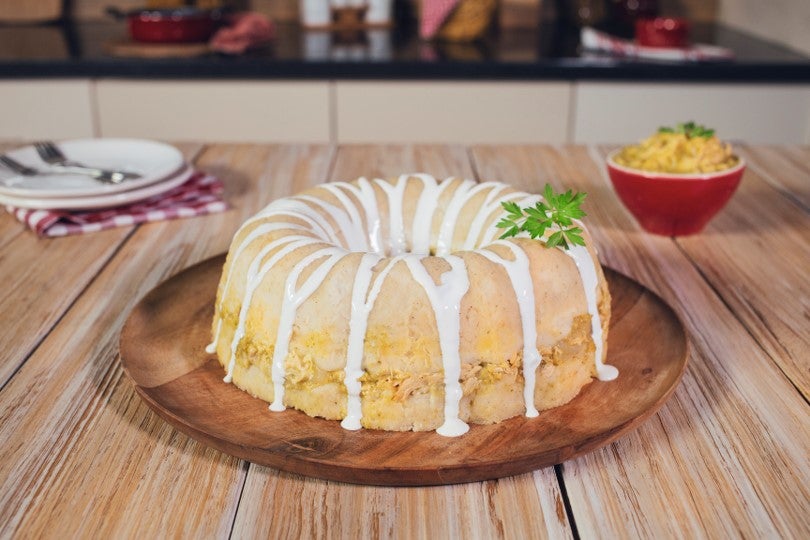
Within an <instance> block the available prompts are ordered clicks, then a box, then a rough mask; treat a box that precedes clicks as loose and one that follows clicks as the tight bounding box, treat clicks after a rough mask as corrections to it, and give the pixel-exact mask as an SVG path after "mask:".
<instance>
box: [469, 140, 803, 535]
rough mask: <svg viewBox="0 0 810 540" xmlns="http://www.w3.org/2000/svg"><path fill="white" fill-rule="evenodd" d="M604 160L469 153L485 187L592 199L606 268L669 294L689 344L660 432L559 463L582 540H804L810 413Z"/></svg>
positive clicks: (646, 428) (557, 152)
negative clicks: (641, 224)
mask: <svg viewBox="0 0 810 540" xmlns="http://www.w3.org/2000/svg"><path fill="white" fill-rule="evenodd" d="M600 156H601V154H598V153H595V152H589V151H588V149H587V148H584V147H562V148H549V147H524V148H517V147H499V148H493V147H481V148H475V149H474V151H473V157H474V160H475V163H476V168H477V169H478V170H479V172H480V174H481V176H482V177H483V178H492V179H501V180H504V181H512V182H515V180H514V179H516V178H517V179H520V180H519V181H518V182H516V183H518V184H519V185H521V187H523V188H529V189H532V190H534V191H537V190H539V189H540V188H541V187H542V185H543V184H544V183H545V182H547V181H548V182H551V183H553V184H555V185H558V186H565V187H570V188H574V189H579V190H585V191H588V193H589V195H588V199H589V200H588V201H587V202H586V203H585V209H586V211H587V212H588V213H589V218H588V219H589V221H588V222H589V223H590V224H591V227H590V228H591V231H592V232H593V235H594V237H595V241H596V242H597V246H598V247H599V250H600V257H601V258H602V260H603V261H605V262H606V263H607V264H609V265H611V266H614V267H615V268H617V269H619V270H620V271H622V272H624V273H627V274H628V275H630V276H632V277H634V278H635V279H637V280H639V281H640V282H641V283H643V284H646V285H647V286H648V287H650V288H652V289H653V290H655V291H657V292H658V293H659V294H661V295H662V297H663V298H664V299H665V300H666V301H667V302H669V303H670V305H672V306H673V307H675V309H676V310H677V311H678V312H679V313H680V314H681V316H682V317H683V319H684V322H685V323H686V325H687V328H688V332H689V334H690V340H691V342H692V344H693V348H692V357H691V359H690V367H689V369H688V370H687V372H686V375H685V376H684V379H683V382H682V384H681V386H679V388H678V390H676V392H675V395H674V396H673V399H672V400H670V401H669V402H668V404H667V405H666V406H665V407H664V408H663V409H662V410H661V411H660V412H659V414H658V421H657V422H655V421H651V422H647V423H645V424H644V425H643V426H642V427H641V428H640V429H639V430H637V431H635V432H633V433H631V434H629V435H628V436H626V437H623V438H622V439H619V440H618V441H617V442H615V443H614V444H613V445H612V446H611V447H609V448H607V449H604V450H602V451H597V452H594V453H592V454H589V455H587V456H584V457H582V458H579V459H577V460H573V461H571V462H568V463H566V464H565V466H564V478H565V483H566V488H567V493H568V495H569V497H570V499H571V505H572V509H573V513H574V517H575V520H576V524H577V527H578V530H579V531H580V533H582V534H583V536H585V537H591V536H598V535H599V533H600V532H601V531H610V535H611V536H613V535H615V536H630V537H638V536H641V537H671V536H688V537H694V536H701V535H703V534H707V533H708V534H709V536H729V535H732V536H734V535H742V536H755V537H756V536H763V535H764V536H804V535H805V534H806V533H807V531H810V521H809V520H808V515H807V512H806V509H807V501H808V500H810V490H808V485H810V468H808V467H807V448H808V445H810V425H808V422H807V411H808V409H807V404H806V402H805V401H804V400H803V399H802V397H801V395H800V394H799V393H798V392H796V390H795V389H794V388H793V386H792V385H791V383H790V381H789V380H788V379H787V378H786V377H785V376H784V374H783V373H782V372H781V371H780V370H779V368H778V367H777V366H776V365H775V364H774V362H773V361H772V360H771V359H770V358H769V357H768V355H767V354H766V353H765V351H764V349H763V347H762V346H760V345H759V344H758V343H757V342H756V340H755V339H753V338H752V337H751V335H750V334H749V333H748V331H747V330H746V328H745V327H744V326H743V325H742V324H741V323H740V321H739V320H737V319H736V318H735V316H734V314H733V313H732V312H730V311H729V310H728V308H727V306H726V304H725V303H724V302H723V301H722V299H720V298H719V297H718V296H717V295H716V294H715V292H714V291H713V290H712V289H711V287H710V286H709V285H708V284H707V283H706V281H704V279H703V278H702V276H701V274H700V273H699V272H698V270H697V269H696V268H695V267H694V266H693V265H692V263H691V261H690V260H689V259H688V258H687V257H686V256H685V255H684V254H683V252H681V250H680V249H679V248H678V247H677V245H675V243H674V242H673V241H672V240H671V239H669V238H664V237H656V236H652V235H649V234H646V233H643V232H641V231H640V230H639V229H638V226H637V225H636V223H635V222H634V221H633V219H632V217H631V216H630V215H629V214H628V213H627V211H626V210H625V209H624V208H623V207H622V206H621V203H620V202H619V201H618V199H617V198H616V196H615V195H614V193H613V191H612V189H611V188H610V186H609V181H608V180H607V178H606V176H605V171H604V167H603V165H602V163H601V157H600ZM505 174H508V176H507V175H505ZM726 234H729V233H726Z"/></svg>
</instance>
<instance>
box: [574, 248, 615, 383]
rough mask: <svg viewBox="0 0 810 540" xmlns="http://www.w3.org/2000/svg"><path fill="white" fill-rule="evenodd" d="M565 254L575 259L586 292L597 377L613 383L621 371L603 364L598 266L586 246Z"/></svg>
mask: <svg viewBox="0 0 810 540" xmlns="http://www.w3.org/2000/svg"><path fill="white" fill-rule="evenodd" d="M565 253H566V254H568V256H569V257H571V258H572V259H574V262H575V263H576V265H577V269H579V275H580V278H581V279H582V288H583V289H584V290H585V301H586V302H587V305H588V313H589V314H590V316H591V339H593V343H594V345H595V346H596V351H595V352H594V363H595V364H596V377H597V378H598V379H599V380H600V381H612V380H613V379H615V378H616V377H618V376H619V370H618V369H616V368H615V367H614V366H609V365H607V364H604V363H603V362H602V320H601V318H600V317H599V308H598V306H597V304H596V292H597V287H598V286H599V280H598V278H597V276H596V265H595V264H594V262H593V258H592V257H591V254H590V253H588V249H587V248H586V247H584V246H570V249H568V250H565Z"/></svg>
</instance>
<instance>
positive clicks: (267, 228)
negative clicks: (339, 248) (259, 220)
mask: <svg viewBox="0 0 810 540" xmlns="http://www.w3.org/2000/svg"><path fill="white" fill-rule="evenodd" d="M244 228H245V225H242V227H241V228H240V230H241V229H244ZM283 229H290V230H306V229H305V228H304V227H302V226H300V225H296V224H294V223H283V222H273V223H263V224H261V225H259V226H258V227H256V228H255V229H253V230H252V231H250V233H248V235H247V236H245V238H244V239H243V240H242V243H240V244H239V246H238V247H237V248H236V249H235V250H233V255H232V257H231V260H232V261H234V262H235V261H237V260H238V259H239V256H240V255H242V252H243V251H245V249H247V247H248V246H249V245H250V244H251V243H252V242H253V241H254V240H257V239H259V238H261V237H262V236H264V235H266V234H267V233H270V232H273V231H278V230H283ZM234 266H236V265H235V264H232V265H231V267H230V268H229V269H228V275H227V276H225V284H224V285H223V287H222V298H225V295H226V293H227V291H228V287H229V286H230V284H231V278H232V277H233V269H234ZM222 308H223V304H222V303H221V302H220V304H219V306H218V308H217V309H218V311H219V313H222ZM221 330H222V317H221V316H220V317H219V318H218V319H217V328H216V330H214V338H213V341H211V343H209V344H208V345H207V346H206V347H205V352H207V353H208V354H214V353H215V352H217V342H218V341H219V332H220V331H221Z"/></svg>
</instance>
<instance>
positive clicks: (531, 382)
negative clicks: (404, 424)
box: [476, 240, 542, 418]
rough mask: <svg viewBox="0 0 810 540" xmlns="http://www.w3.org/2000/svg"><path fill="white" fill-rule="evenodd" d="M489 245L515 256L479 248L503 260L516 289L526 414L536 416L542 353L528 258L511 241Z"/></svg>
mask: <svg viewBox="0 0 810 540" xmlns="http://www.w3.org/2000/svg"><path fill="white" fill-rule="evenodd" d="M490 245H492V246H505V247H507V248H509V250H510V251H511V252H512V254H513V255H514V257H515V259H514V260H512V261H510V260H508V259H504V258H502V257H500V256H499V255H497V254H496V253H494V252H492V251H489V250H487V249H482V250H479V251H477V252H476V253H478V254H479V255H481V256H483V257H486V258H487V259H489V260H490V261H492V262H494V263H496V264H500V265H501V266H502V267H503V268H504V270H506V274H507V275H508V276H509V281H510V282H511V283H512V289H514V291H515V299H516V300H517V303H518V310H519V311H520V322H521V330H523V351H522V352H523V401H524V404H525V406H526V416H528V417H530V418H534V417H535V416H538V415H539V414H540V413H539V412H537V408H536V407H535V406H534V386H535V378H536V371H537V367H538V366H539V365H540V362H541V361H542V357H541V356H540V352H539V351H538V350H537V321H536V313H535V309H536V305H535V300H534V283H533V282H532V276H531V271H530V270H531V269H530V268H529V258H528V257H527V256H526V253H525V252H524V251H523V250H522V249H520V248H519V247H518V246H517V245H515V244H514V243H512V242H506V241H503V240H499V241H497V242H494V243H493V244H490ZM487 247H489V246H487Z"/></svg>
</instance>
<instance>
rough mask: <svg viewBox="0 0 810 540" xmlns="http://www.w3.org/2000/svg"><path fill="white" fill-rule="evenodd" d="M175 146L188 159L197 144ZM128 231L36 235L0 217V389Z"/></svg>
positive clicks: (123, 229) (192, 154)
mask: <svg viewBox="0 0 810 540" xmlns="http://www.w3.org/2000/svg"><path fill="white" fill-rule="evenodd" d="M14 146H19V145H14ZM179 148H180V150H181V151H182V152H183V153H184V155H185V157H186V158H187V159H191V158H193V157H194V155H196V153H197V152H198V151H199V149H200V146H199V145H197V144H187V145H182V146H180V147H179ZM6 149H8V146H7V147H6ZM132 230H133V227H119V228H115V229H109V230H107V231H102V232H99V233H96V234H92V235H87V236H69V237H66V238H57V239H49V238H38V237H37V236H36V235H35V234H34V233H32V232H30V231H27V230H26V229H25V227H23V226H22V225H21V224H20V223H19V222H18V221H17V220H16V219H14V217H12V216H11V215H10V214H8V213H6V212H3V213H2V214H1V215H0V260H2V265H3V272H4V273H5V274H4V275H5V277H4V280H3V288H2V292H0V313H2V315H0V318H1V319H2V321H3V322H4V324H0V343H8V344H9V345H8V346H6V347H5V348H4V351H3V354H2V355H0V387H2V386H3V385H4V384H5V383H6V382H7V381H8V379H9V378H10V377H11V376H12V374H13V373H14V371H15V370H16V369H17V368H18V367H19V366H20V365H21V364H22V363H23V362H24V361H25V359H26V358H27V356H28V355H29V354H30V353H31V351H32V350H33V349H34V348H35V347H36V346H37V344H38V343H39V342H40V341H41V340H42V339H43V338H44V337H45V335H47V333H48V332H49V331H50V329H51V328H52V327H53V325H54V324H55V323H56V322H57V321H58V320H59V318H60V317H61V316H62V315H63V314H64V312H65V310H67V309H68V308H69V307H70V306H71V304H72V303H73V302H74V301H75V300H76V298H77V297H78V296H79V295H80V294H82V292H83V291H84V289H85V287H87V284H88V283H89V282H90V281H91V280H92V279H93V278H94V277H95V276H96V274H98V272H99V271H100V270H101V269H102V268H103V267H104V265H105V264H106V263H107V261H108V260H109V258H110V257H111V256H112V255H113V254H114V253H115V250H116V249H117V248H118V246H119V245H120V244H121V243H122V242H124V241H125V240H126V238H127V237H128V236H129V235H130V234H131V232H132Z"/></svg>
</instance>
